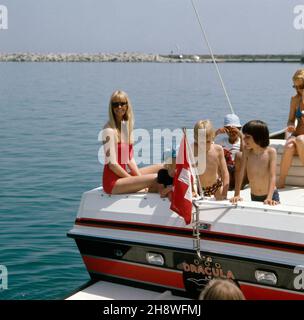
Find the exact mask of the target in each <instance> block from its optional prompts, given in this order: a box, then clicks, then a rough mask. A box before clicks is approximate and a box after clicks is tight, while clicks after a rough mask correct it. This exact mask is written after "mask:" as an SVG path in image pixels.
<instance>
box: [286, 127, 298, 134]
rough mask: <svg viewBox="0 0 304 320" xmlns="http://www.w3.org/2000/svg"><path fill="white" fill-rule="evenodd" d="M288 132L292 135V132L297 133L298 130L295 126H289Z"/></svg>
mask: <svg viewBox="0 0 304 320" xmlns="http://www.w3.org/2000/svg"><path fill="white" fill-rule="evenodd" d="M286 131H287V132H290V133H292V132H295V131H296V128H295V126H288V127H287V129H286Z"/></svg>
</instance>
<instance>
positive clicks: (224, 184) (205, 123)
mask: <svg viewBox="0 0 304 320" xmlns="http://www.w3.org/2000/svg"><path fill="white" fill-rule="evenodd" d="M214 137H215V131H214V129H213V126H212V123H211V121H210V120H200V121H198V122H197V123H196V125H195V127H194V157H195V159H198V161H196V162H197V163H196V164H195V165H196V166H197V169H198V174H199V180H200V184H201V186H202V189H203V192H204V196H206V197H211V196H215V198H216V200H224V199H226V198H227V191H228V187H229V172H228V169H227V165H226V161H225V157H224V151H223V148H222V147H221V146H219V145H217V144H214ZM202 156H203V157H202ZM202 160H203V161H202ZM204 160H205V161H204Z"/></svg>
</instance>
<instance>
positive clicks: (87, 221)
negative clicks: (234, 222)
mask: <svg viewBox="0 0 304 320" xmlns="http://www.w3.org/2000/svg"><path fill="white" fill-rule="evenodd" d="M109 222H111V223H112V225H100V224H97V223H109ZM115 223H117V222H116V221H109V220H102V219H92V218H77V219H76V221H75V225H80V226H88V227H94V228H102V229H117V230H124V231H136V232H144V233H153V234H155V233H156V234H164V235H168V236H176V237H186V238H193V235H192V229H187V228H176V227H170V228H168V227H163V226H160V225H153V224H144V223H134V222H132V223H128V222H119V225H121V226H115ZM133 226H139V227H142V230H141V229H134V227H133ZM145 227H147V228H151V227H152V228H155V230H151V229H145ZM167 230H170V232H168V231H167ZM173 230H175V231H177V232H176V234H174V233H172V231H173ZM178 230H181V231H186V232H189V233H187V234H179V233H178ZM201 236H202V240H208V241H215V242H223V243H231V244H237V245H242V246H249V247H255V248H264V249H270V250H278V251H285V252H292V253H298V254H303V250H304V245H302V244H299V243H292V242H285V241H279V240H273V239H266V238H257V237H253V236H245V235H240V234H239V235H237V234H232V233H225V232H217V231H210V230H202V231H201ZM212 236H214V237H215V238H214V237H212ZM221 236H222V237H229V238H230V239H222V238H220V237H221ZM250 241H259V242H261V241H262V242H265V243H251V242H250ZM280 245H281V246H280ZM284 246H287V247H286V248H285V247H284ZM290 246H291V247H290Z"/></svg>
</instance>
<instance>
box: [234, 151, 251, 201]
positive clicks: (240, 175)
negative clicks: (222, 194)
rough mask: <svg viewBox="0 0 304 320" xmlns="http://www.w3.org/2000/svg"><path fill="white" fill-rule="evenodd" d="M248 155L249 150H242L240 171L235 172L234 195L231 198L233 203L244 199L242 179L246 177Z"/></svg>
mask: <svg viewBox="0 0 304 320" xmlns="http://www.w3.org/2000/svg"><path fill="white" fill-rule="evenodd" d="M247 156H248V151H247V150H245V149H244V150H243V152H242V159H241V169H240V172H236V174H235V190H234V197H233V198H231V199H230V201H231V202H232V203H237V202H238V201H241V200H243V199H242V198H241V196H240V192H241V186H242V181H243V179H244V174H245V169H246V167H247Z"/></svg>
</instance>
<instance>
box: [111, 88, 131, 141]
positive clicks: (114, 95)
mask: <svg viewBox="0 0 304 320" xmlns="http://www.w3.org/2000/svg"><path fill="white" fill-rule="evenodd" d="M114 99H121V100H125V101H127V103H128V109H127V112H126V114H125V115H124V118H123V120H124V121H127V123H128V127H127V129H128V140H129V143H133V142H134V140H133V127H134V116H133V108H132V104H131V100H130V98H129V97H128V95H127V94H126V93H125V92H124V91H121V90H116V91H114V92H113V93H112V95H111V98H110V102H109V121H108V127H110V128H112V129H114V130H115V135H116V137H115V138H116V139H117V142H121V128H119V127H118V126H117V122H116V119H115V115H114V113H113V108H112V101H113V100H114Z"/></svg>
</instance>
